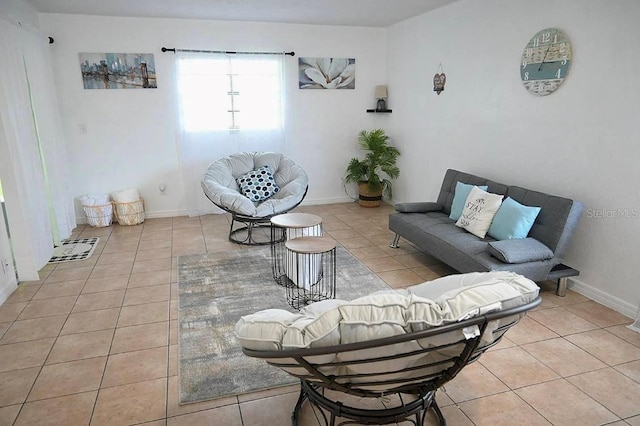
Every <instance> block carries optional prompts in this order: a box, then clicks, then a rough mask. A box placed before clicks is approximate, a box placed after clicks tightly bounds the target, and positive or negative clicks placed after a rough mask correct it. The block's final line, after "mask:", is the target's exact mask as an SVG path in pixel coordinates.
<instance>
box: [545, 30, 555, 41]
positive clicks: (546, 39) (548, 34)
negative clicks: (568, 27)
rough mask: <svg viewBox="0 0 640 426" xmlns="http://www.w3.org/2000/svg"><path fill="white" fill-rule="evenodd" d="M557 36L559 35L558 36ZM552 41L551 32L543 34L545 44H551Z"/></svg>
mask: <svg viewBox="0 0 640 426" xmlns="http://www.w3.org/2000/svg"><path fill="white" fill-rule="evenodd" d="M556 36H557V34H556ZM550 41H551V32H550V31H547V32H546V33H543V34H542V42H543V43H549V42H550Z"/></svg>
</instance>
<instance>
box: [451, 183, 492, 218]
mask: <svg viewBox="0 0 640 426" xmlns="http://www.w3.org/2000/svg"><path fill="white" fill-rule="evenodd" d="M473 187H474V185H469V184H466V183H462V182H457V183H456V192H455V193H454V194H453V201H452V202H451V213H450V214H449V219H451V220H458V219H460V215H462V210H463V209H464V205H465V203H466V202H467V198H468V197H469V193H471V190H472V189H473ZM478 188H480V189H482V190H483V191H486V190H487V188H488V187H487V186H486V185H481V186H478Z"/></svg>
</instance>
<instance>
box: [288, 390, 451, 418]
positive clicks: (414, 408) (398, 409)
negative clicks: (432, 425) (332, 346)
mask: <svg viewBox="0 0 640 426" xmlns="http://www.w3.org/2000/svg"><path fill="white" fill-rule="evenodd" d="M300 388H301V389H300V396H299V397H298V402H297V403H296V406H295V408H294V410H293V413H292V414H291V423H292V425H293V426H297V425H298V422H299V420H300V411H301V410H302V406H303V405H304V402H305V400H308V401H309V403H310V404H311V405H313V406H315V407H317V408H318V409H319V410H318V411H319V412H320V414H321V415H322V417H323V419H324V424H325V425H330V426H336V425H337V426H343V425H349V424H352V425H355V424H364V425H384V424H389V423H400V422H403V421H408V422H411V423H412V424H413V425H414V426H423V425H424V421H425V418H426V416H427V413H428V411H429V409H430V408H431V409H433V413H434V414H435V415H436V417H437V419H438V424H439V425H440V426H446V424H447V421H446V420H445V418H444V416H443V415H442V411H440V407H438V404H437V403H436V399H435V396H436V391H435V390H430V391H426V390H425V391H423V392H420V393H419V394H417V395H412V396H414V397H416V399H415V400H413V401H410V402H407V403H406V404H405V403H404V402H402V404H400V405H397V406H394V407H388V408H385V409H378V410H375V409H364V408H357V407H352V406H349V405H345V404H343V403H342V402H340V401H334V400H332V399H329V398H327V397H326V396H325V395H324V392H323V391H322V390H320V389H321V388H320V387H319V386H316V385H314V384H312V383H309V382H307V381H305V380H302V381H301V382H300ZM397 395H398V396H399V398H400V401H403V400H402V394H401V393H398V394H397ZM325 412H328V414H329V417H328V418H327V413H325ZM338 418H342V419H346V420H342V419H341V420H339V423H337V424H336V420H337V419H338Z"/></svg>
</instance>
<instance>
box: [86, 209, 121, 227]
mask: <svg viewBox="0 0 640 426" xmlns="http://www.w3.org/2000/svg"><path fill="white" fill-rule="evenodd" d="M82 209H83V210H84V214H85V215H86V216H87V223H88V224H89V225H90V226H95V227H97V228H102V227H105V226H109V225H111V223H112V222H113V204H112V203H107V204H102V205H99V206H82Z"/></svg>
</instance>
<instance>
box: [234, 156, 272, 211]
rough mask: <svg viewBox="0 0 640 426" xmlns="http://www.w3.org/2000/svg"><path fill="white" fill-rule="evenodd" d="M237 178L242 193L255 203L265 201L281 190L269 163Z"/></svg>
mask: <svg viewBox="0 0 640 426" xmlns="http://www.w3.org/2000/svg"><path fill="white" fill-rule="evenodd" d="M237 180H238V186H239V187H240V191H241V192H242V195H244V196H245V197H247V198H248V199H250V200H251V201H253V202H254V203H259V202H260V201H264V200H266V199H267V198H269V197H271V196H272V195H273V194H275V193H276V192H278V191H280V188H278V185H277V184H276V181H275V179H274V178H273V174H272V173H271V168H270V167H269V166H268V165H265V166H262V167H260V168H259V169H256V170H253V171H250V172H249V173H247V174H246V175H244V176H240V177H239V178H238V179H237Z"/></svg>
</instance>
